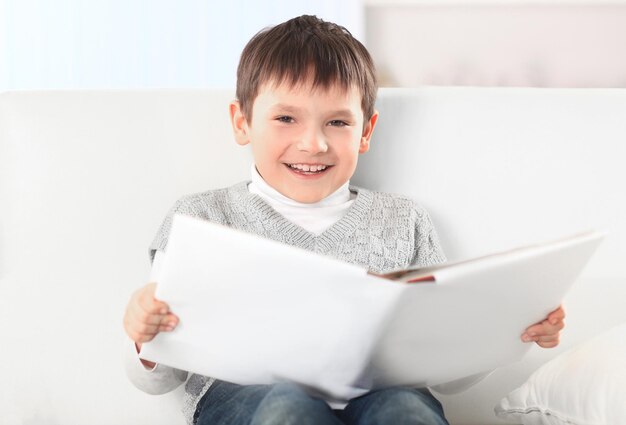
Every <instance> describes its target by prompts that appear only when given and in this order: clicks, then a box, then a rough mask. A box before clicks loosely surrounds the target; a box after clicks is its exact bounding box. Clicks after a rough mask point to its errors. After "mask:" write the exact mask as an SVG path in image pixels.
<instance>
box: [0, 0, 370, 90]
mask: <svg viewBox="0 0 626 425" xmlns="http://www.w3.org/2000/svg"><path fill="white" fill-rule="evenodd" d="M301 14H316V15H318V16H319V17H321V18H322V19H325V20H329V21H332V22H336V23H338V24H340V25H343V26H345V27H346V28H348V29H349V30H350V31H351V32H352V33H353V34H354V35H355V36H356V37H358V38H362V36H363V33H364V30H363V8H362V5H361V1H360V0H343V1H334V0H318V1H315V2H312V1H306V0H265V1H262V2H261V1H253V0H227V1H212V0H185V1H178V2H177V1H171V0H130V1H123V0H55V1H49V0H0V91H2V90H7V89H65V88H148V87H234V84H235V70H236V67H237V63H238V60H239V55H240V53H241V50H242V49H243V47H244V45H245V43H246V42H247V41H248V40H249V39H250V37H252V36H253V35H254V34H255V33H256V32H258V31H259V30H261V29H262V28H264V27H266V26H270V25H275V24H278V23H280V22H283V21H285V20H287V19H289V18H292V17H294V16H298V15H301Z"/></svg>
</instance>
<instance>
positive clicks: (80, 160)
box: [0, 88, 626, 424]
mask: <svg viewBox="0 0 626 425" xmlns="http://www.w3.org/2000/svg"><path fill="white" fill-rule="evenodd" d="M233 96H234V93H233V92H232V91H229V90H220V91H211V90H187V91H185V90H156V91H58V92H57V91H50V92H9V93H2V94H0V323H1V325H0V329H1V335H0V353H1V358H2V361H0V376H2V377H3V382H2V384H0V423H7V424H13V423H15V424H18V423H19V424H22V423H24V424H29V423H35V422H37V423H40V422H41V421H42V420H43V419H45V421H44V422H46V423H50V424H54V423H59V424H61V423H63V424H66V423H91V424H98V423H101V424H110V423H117V424H124V423H126V424H143V423H168V424H171V423H177V421H178V423H180V422H181V421H182V419H181V417H180V415H179V414H178V413H177V411H176V410H177V407H175V405H176V402H175V400H176V399H177V397H179V396H180V390H179V391H178V392H177V393H175V394H174V395H171V396H167V397H165V398H164V399H163V401H162V402H160V403H157V404H156V405H155V402H154V400H152V399H151V397H150V396H145V395H144V394H141V393H139V391H138V390H135V389H134V388H131V386H130V384H129V383H128V382H127V380H126V377H125V375H124V370H123V365H122V352H123V349H122V347H123V345H124V344H125V343H126V340H125V337H124V334H123V330H122V325H121V321H122V315H123V312H124V308H125V305H126V302H127V300H128V297H129V295H130V293H131V292H132V291H133V290H134V288H137V287H139V286H140V285H142V284H143V283H144V282H145V281H146V279H147V276H148V270H149V261H148V255H147V246H148V244H149V243H150V241H151V239H152V237H153V236H154V234H155V232H156V229H157V227H158V226H159V224H160V222H161V220H162V219H163V217H164V216H165V214H166V213H167V211H168V209H169V208H170V206H171V205H172V204H173V202H174V201H175V200H176V199H177V198H178V197H179V196H181V195H182V194H186V193H191V192H198V191H203V190H206V189H210V188H218V187H223V186H226V185H229V184H232V183H235V182H237V181H240V180H243V179H247V178H248V175H249V166H250V164H251V156H250V154H249V151H248V149H246V148H241V147H239V146H238V145H236V144H235V143H234V142H233V141H232V140H233V139H232V132H231V129H230V123H229V120H228V109H227V104H228V102H229V101H230V100H231V99H232V98H233ZM377 107H378V109H379V110H380V113H381V117H380V120H379V126H378V128H377V129H376V131H375V135H374V139H373V141H372V148H371V151H370V152H368V153H367V154H365V155H363V156H362V158H361V160H360V164H359V168H358V171H357V174H356V176H355V177H354V179H353V183H354V184H356V185H361V186H364V187H368V188H371V189H379V190H386V191H392V192H399V193H405V194H407V195H409V196H411V197H413V198H415V199H417V200H418V201H419V202H420V203H422V204H423V205H424V206H425V207H427V209H428V210H429V211H430V212H431V215H432V216H433V220H434V221H435V224H436V226H437V228H438V229H439V233H440V237H441V240H442V243H443V246H444V249H445V250H446V251H447V253H448V256H449V257H450V259H453V260H454V259H461V258H464V257H467V256H472V255H479V254H483V253H487V252H490V251H493V250H497V249H506V248H510V247H513V246H515V245H517V244H522V243H534V242H540V241H542V240H546V239H551V238H554V237H559V236H562V235H564V234H567V233H571V232H575V231H579V230H585V229H587V228H597V229H600V230H606V231H607V232H608V237H607V239H606V241H605V242H604V243H603V244H602V246H601V247H600V249H599V250H598V252H597V254H596V255H595V257H594V258H593V260H592V262H591V263H590V264H589V266H588V267H587V269H586V270H585V272H584V274H583V276H584V277H587V278H593V279H605V278H606V279H614V280H615V279H616V280H617V281H619V282H621V283H625V282H626V270H625V268H624V260H623V253H624V252H626V221H625V220H624V219H623V217H626V196H624V193H625V192H624V188H623V182H624V181H626V168H624V167H623V162H624V160H626V144H625V143H624V141H625V140H626V90H552V89H482V88H481V89H478V88H425V89H415V90H407V89H381V90H380V96H379V100H378V104H377ZM624 287H626V285H624ZM620 291H621V292H619V293H620V294H622V295H624V296H626V289H621V290H620ZM601 309H602V307H597V308H595V309H594V310H593V313H594V314H596V313H597V314H601V311H600V310H601ZM503 395H504V394H500V395H499V396H503ZM492 398H493V396H491V398H489V402H491V401H492ZM474 404H476V403H474ZM478 404H480V403H478ZM458 405H459V406H461V407H457V408H454V407H453V408H452V409H456V410H452V411H451V412H452V413H450V415H452V417H458V418H463V417H465V418H469V419H467V420H468V421H471V420H475V421H476V422H475V423H482V424H488V423H490V422H488V421H489V418H491V417H490V416H486V415H487V413H485V412H491V408H492V405H491V406H480V409H479V411H477V413H475V414H474V416H472V415H471V414H470V415H468V414H466V413H463V410H462V409H463V408H464V407H463V404H462V403H458ZM485 409H486V410H485ZM108 410H111V411H110V412H107V411H108ZM95 411H98V412H99V416H96V415H95V414H94V412H95ZM481 415H482V416H481ZM472 418H473V419H472ZM491 420H492V421H493V422H492V423H498V422H497V420H495V419H493V418H491ZM454 423H457V424H463V423H464V422H462V421H458V422H454ZM467 423H471V422H467Z"/></svg>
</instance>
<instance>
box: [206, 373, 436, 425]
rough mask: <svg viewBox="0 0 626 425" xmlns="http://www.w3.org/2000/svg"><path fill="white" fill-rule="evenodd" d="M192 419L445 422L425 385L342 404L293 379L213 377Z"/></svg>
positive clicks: (362, 424)
mask: <svg viewBox="0 0 626 425" xmlns="http://www.w3.org/2000/svg"><path fill="white" fill-rule="evenodd" d="M194 419H195V423H196V424H197V425H290V424H293V425H309V424H310V425H331V424H332V425H341V424H349V425H375V424H376V425H377V424H394V425H404V424H407V425H408V424H411V425H448V421H446V419H445V417H444V414H443V409H442V407H441V404H440V403H439V401H437V399H436V398H435V397H433V395H432V394H431V393H430V392H429V391H428V390H427V389H411V388H389V389H385V390H378V391H372V392H370V393H368V394H365V395H363V396H361V397H358V398H355V399H353V400H351V401H350V402H349V403H348V405H347V406H346V407H345V409H344V410H332V409H331V408H330V407H329V406H328V405H327V404H326V402H325V401H323V400H320V399H318V398H314V397H311V396H309V395H308V394H307V393H306V392H305V391H304V390H302V389H301V388H300V387H298V386H297V385H294V384H287V383H285V384H275V385H237V384H232V383H229V382H224V381H215V382H214V383H213V385H211V388H209V390H208V391H207V393H206V394H205V395H204V397H202V399H201V400H200V402H199V403H198V407H197V409H196V414H195V417H194Z"/></svg>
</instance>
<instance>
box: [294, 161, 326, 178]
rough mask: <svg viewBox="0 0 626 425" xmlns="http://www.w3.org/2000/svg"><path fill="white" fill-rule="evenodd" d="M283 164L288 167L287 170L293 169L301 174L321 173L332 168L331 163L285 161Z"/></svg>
mask: <svg viewBox="0 0 626 425" xmlns="http://www.w3.org/2000/svg"><path fill="white" fill-rule="evenodd" d="M285 166H286V167H287V168H289V170H291V171H293V172H294V173H297V174H303V175H315V174H323V173H325V172H326V171H328V170H329V169H330V168H332V165H325V164H298V163H294V164H289V163H286V164H285Z"/></svg>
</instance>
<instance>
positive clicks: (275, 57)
mask: <svg viewBox="0 0 626 425" xmlns="http://www.w3.org/2000/svg"><path fill="white" fill-rule="evenodd" d="M375 98H376V78H375V69H374V65H373V62H372V59H371V57H370V55H369V54H368V52H367V50H366V49H365V48H364V47H363V45H362V44H361V43H359V42H358V41H357V40H356V39H354V38H353V37H352V36H351V35H350V33H349V32H348V31H347V30H345V29H344V28H342V27H339V26H337V25H335V24H331V23H328V22H324V21H322V20H319V19H317V18H316V17H313V16H301V17H299V18H295V19H292V20H290V21H287V22H285V23H283V24H280V25H278V26H276V27H274V28H272V29H269V30H265V31H262V32H260V33H258V34H257V35H256V36H255V37H253V38H252V40H251V41H250V42H249V43H248V45H247V46H246V47H245V49H244V50H243V52H242V55H241V60H240V64H239V68H238V71H237V100H236V101H233V102H232V103H231V104H230V116H231V121H232V125H233V131H234V134H235V139H236V141H237V143H239V144H240V145H247V144H250V145H251V147H252V152H253V156H254V162H255V164H254V166H253V167H252V169H251V181H250V182H243V183H240V184H237V185H235V186H233V187H230V188H226V189H221V190H213V191H208V192H204V193H200V194H196V195H191V196H187V197H184V198H183V199H181V200H180V201H178V202H177V204H176V205H175V206H174V208H173V209H172V211H171V212H170V214H169V215H168V217H167V218H166V219H165V221H164V222H163V224H162V226H161V228H160V230H159V232H158V233H157V236H156V238H155V240H154V242H153V243H152V245H151V247H150V252H151V255H152V258H153V275H155V274H156V270H158V268H159V267H160V264H161V261H162V258H163V255H164V252H165V250H166V246H167V237H168V233H169V230H170V226H171V220H172V215H173V214H174V213H180V214H187V215H191V216H194V217H199V218H203V219H206V220H210V221H215V222H218V223H222V224H225V225H228V226H231V227H235V228H238V229H241V230H245V231H248V232H251V233H257V234H260V235H263V236H265V237H269V238H272V239H275V240H279V241H282V242H284V243H288V244H291V245H295V246H299V247H302V248H305V249H309V250H311V251H314V252H317V253H321V254H325V255H330V256H333V257H335V258H338V259H342V260H344V261H348V262H350V263H353V264H358V265H361V266H363V267H366V268H368V269H371V270H373V271H376V272H384V271H388V270H392V269H397V268H400V267H406V266H409V265H411V264H416V265H429V264H434V263H439V262H442V261H444V260H445V257H444V255H443V253H442V251H441V248H440V246H439V242H438V240H437V236H436V233H435V230H434V228H433V226H432V223H431V221H430V218H429V217H428V214H427V213H426V212H425V211H424V210H423V209H422V208H420V207H419V206H417V205H415V204H414V203H413V202H411V201H410V200H408V199H405V198H402V197H398V196H393V195H389V194H383V193H375V192H370V191H367V190H364V189H360V188H356V187H351V186H349V179H350V177H351V176H352V175H353V173H354V171H355V169H356V165H357V159H358V156H359V154H361V153H365V152H366V151H367V150H368V148H369V143H370V139H371V136H372V132H373V131H374V128H375V126H376V122H377V120H378V113H377V112H376V111H375V110H374V102H375ZM243 264H245V259H244V258H242V265H243ZM154 289H155V284H154V283H150V284H148V285H146V286H144V287H143V288H141V289H140V290H138V291H137V292H135V294H133V296H132V298H131V300H130V302H129V304H128V307H127V311H126V315H125V320H124V324H125V329H126V332H127V334H128V335H129V336H130V338H131V339H132V340H133V341H134V342H135V347H133V352H132V356H131V357H130V358H129V361H128V364H127V371H128V374H129V377H130V378H131V380H132V381H133V383H134V384H135V385H136V386H138V387H139V388H140V389H142V390H144V391H146V392H149V393H164V392H167V391H170V390H172V389H174V388H175V387H177V386H178V385H180V384H181V383H183V382H185V380H186V381H187V382H186V386H185V389H186V399H185V406H184V409H183V410H184V412H185V416H186V419H187V421H188V423H192V424H285V423H297V424H307V423H310V424H342V423H349V424H381V423H390V424H447V421H446V419H445V417H444V414H443V410H442V408H441V405H440V404H439V402H438V401H437V400H436V399H435V398H434V397H433V396H432V395H431V393H430V392H429V391H428V390H427V389H413V388H390V389H385V390H380V391H373V392H370V393H367V394H365V395H363V396H361V397H358V398H355V399H353V400H346V403H343V404H342V405H334V406H333V407H339V409H336V410H333V409H332V408H331V407H330V406H329V404H327V403H326V402H325V401H324V400H321V399H319V398H315V397H313V396H310V395H308V394H307V393H306V391H305V390H304V389H302V388H300V387H298V386H297V385H291V384H277V385H250V386H241V385H236V384H233V383H228V382H224V381H219V380H215V379H213V378H210V377H204V376H199V375H192V376H191V377H189V379H187V375H188V374H187V372H184V371H180V370H176V369H173V368H169V367H166V366H163V365H155V364H153V363H150V362H147V361H144V360H140V359H138V357H137V353H138V352H139V349H140V348H141V344H142V343H143V342H147V341H150V340H151V339H152V338H154V336H155V335H156V334H157V333H158V332H163V331H165V332H167V331H171V330H173V329H174V328H175V327H176V325H177V323H178V321H179V319H178V317H177V316H175V315H174V314H173V312H170V311H169V308H168V306H167V305H166V304H165V303H164V302H161V301H158V300H156V299H154ZM183 320H184V318H183ZM216 325H219V324H216ZM562 327H563V312H562V310H561V309H558V310H556V311H555V312H553V313H551V315H550V316H549V317H548V318H547V319H546V321H544V322H542V323H540V324H537V325H535V326H532V327H530V328H529V329H527V332H526V333H525V334H524V335H523V339H524V340H527V341H530V340H533V341H537V342H538V343H539V344H540V345H542V346H546V347H547V346H554V345H556V344H557V343H558V334H559V331H560V329H561V328H562ZM216 343H217V342H216ZM456 386H457V387H458V386H459V385H458V384H457V385H456Z"/></svg>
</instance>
